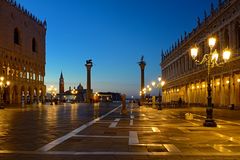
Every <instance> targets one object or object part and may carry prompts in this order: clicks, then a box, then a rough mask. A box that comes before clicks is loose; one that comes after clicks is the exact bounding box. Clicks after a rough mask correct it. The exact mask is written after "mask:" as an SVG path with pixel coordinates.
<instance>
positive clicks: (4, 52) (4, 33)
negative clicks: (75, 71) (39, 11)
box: [0, 0, 46, 104]
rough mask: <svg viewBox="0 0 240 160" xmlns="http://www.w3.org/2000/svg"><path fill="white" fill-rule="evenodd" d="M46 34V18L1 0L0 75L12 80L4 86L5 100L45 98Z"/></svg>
mask: <svg viewBox="0 0 240 160" xmlns="http://www.w3.org/2000/svg"><path fill="white" fill-rule="evenodd" d="M45 37H46V21H44V22H42V21H40V20H38V19H37V18H36V17H35V16H33V15H32V14H31V13H29V11H27V10H26V9H24V8H23V7H22V6H21V5H19V4H17V3H16V2H15V1H13V0H0V67H1V69H0V76H4V77H5V78H6V79H7V80H9V81H10V82H11V85H10V87H8V88H5V89H4V96H3V97H4V102H5V103H9V104H18V103H29V104H30V103H33V102H39V100H41V101H43V100H44V97H45V93H46V86H45V85H44V76H45V63H46V59H45V58H46V51H45V50H46V49H45Z"/></svg>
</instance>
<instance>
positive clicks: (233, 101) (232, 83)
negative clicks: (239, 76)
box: [229, 73, 237, 105]
mask: <svg viewBox="0 0 240 160" xmlns="http://www.w3.org/2000/svg"><path fill="white" fill-rule="evenodd" d="M229 88H230V104H234V105H236V99H237V97H236V96H235V75H234V73H232V75H231V76H230V87H229Z"/></svg>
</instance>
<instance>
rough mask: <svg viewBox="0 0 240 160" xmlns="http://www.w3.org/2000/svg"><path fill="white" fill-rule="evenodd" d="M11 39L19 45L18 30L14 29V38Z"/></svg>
mask: <svg viewBox="0 0 240 160" xmlns="http://www.w3.org/2000/svg"><path fill="white" fill-rule="evenodd" d="M13 38H14V39H13V40H14V43H15V44H20V33H19V30H18V28H15V29H14V36H13Z"/></svg>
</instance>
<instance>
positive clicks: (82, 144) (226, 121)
mask: <svg viewBox="0 0 240 160" xmlns="http://www.w3.org/2000/svg"><path fill="white" fill-rule="evenodd" d="M187 112H190V113H193V116H194V119H193V120H186V119H185V113H187ZM239 114H240V111H239V110H237V111H236V110H235V111H230V110H226V109H215V110H214V117H215V118H216V122H217V124H218V127H216V128H207V127H203V126H202V123H203V121H204V118H205V117H204V116H205V109H204V108H197V107H195V108H174V109H169V108H164V109H163V110H157V109H155V108H152V107H146V106H141V107H139V106H137V105H136V104H130V105H129V107H128V115H120V108H118V109H117V110H116V111H115V112H113V113H111V114H110V115H108V116H106V117H104V118H103V119H101V120H98V121H96V122H95V123H93V124H92V125H90V126H88V127H87V128H85V129H83V130H82V131H80V132H78V133H77V134H76V135H73V136H72V137H70V138H69V139H66V140H65V141H64V142H62V143H60V144H58V145H56V146H54V147H53V148H52V149H50V150H49V151H46V152H39V151H26V152H17V151H13V152H10V151H9V153H7V151H2V152H1V151H0V153H2V154H0V159H1V160H2V159H4V160H5V159H6V160H9V159H36V160H40V159H51V160H55V159H56V160H62V159H64V160H65V159H74V160H75V159H76V160H77V159H83V160H84V159H88V160H89V159H109V160H123V159H129V160H145V159H151V160H153V159H166V160H170V159H173V160H180V159H187V160H188V159H194V160H195V159H197V160H203V159H206V160H211V159H219V160H220V159H228V160H230V159H231V160H235V159H240V129H239V127H240V117H239Z"/></svg>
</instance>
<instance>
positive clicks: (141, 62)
mask: <svg viewBox="0 0 240 160" xmlns="http://www.w3.org/2000/svg"><path fill="white" fill-rule="evenodd" d="M143 58H144V57H143V56H142V57H141V60H140V62H138V64H139V66H140V69H141V86H140V87H141V91H142V90H143V88H144V69H145V66H146V62H145V61H144V60H143ZM159 98H160V97H159ZM143 101H144V94H143V93H142V95H141V102H143Z"/></svg>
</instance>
